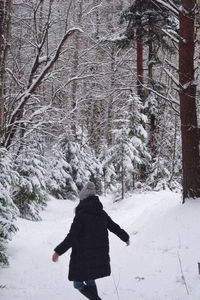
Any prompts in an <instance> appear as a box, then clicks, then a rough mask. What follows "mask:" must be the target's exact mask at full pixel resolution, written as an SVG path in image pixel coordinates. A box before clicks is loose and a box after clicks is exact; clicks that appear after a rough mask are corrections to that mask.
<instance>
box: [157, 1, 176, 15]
mask: <svg viewBox="0 0 200 300" xmlns="http://www.w3.org/2000/svg"><path fill="white" fill-rule="evenodd" d="M153 2H155V3H158V4H161V5H163V6H164V7H165V8H167V9H169V10H170V11H171V12H173V13H174V14H175V15H176V16H178V15H179V11H180V10H179V8H177V7H176V5H174V3H173V2H172V1H171V0H165V1H163V0H154V1H153Z"/></svg>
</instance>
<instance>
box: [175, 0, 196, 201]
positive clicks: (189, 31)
mask: <svg viewBox="0 0 200 300" xmlns="http://www.w3.org/2000/svg"><path fill="white" fill-rule="evenodd" d="M195 5H196V1H195V0H182V9H181V11H180V14H179V20H180V32H179V35H180V39H179V82H180V91H179V97H180V116H181V133H182V156H183V158H182V159H183V202H185V199H186V198H196V197H200V180H199V178H200V176H199V175H200V169H199V167H200V164H199V134H198V125H197V114H196V84H195V81H194V76H195V69H194V50H195V43H194V39H195V38H194V37H195V34H194V31H195V30H194V28H195V24H194V22H195V9H194V8H195Z"/></svg>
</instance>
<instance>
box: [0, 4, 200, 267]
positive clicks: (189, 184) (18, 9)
mask: <svg viewBox="0 0 200 300" xmlns="http://www.w3.org/2000/svg"><path fill="white" fill-rule="evenodd" d="M199 7H200V1H196V0H166V1H163V0H84V1H83V0H0V265H7V264H8V263H9V262H8V259H7V254H6V245H7V243H8V241H9V240H11V239H12V236H13V234H15V233H16V232H17V230H18V228H17V225H16V220H17V218H18V217H21V218H25V219H27V220H34V221H38V220H40V219H41V216H40V212H41V211H42V210H43V209H44V208H45V206H46V204H47V201H48V197H49V195H52V196H54V197H56V198H57V199H66V200H71V201H73V200H75V199H76V198H77V196H78V193H79V191H80V189H81V188H82V187H83V185H84V184H85V182H87V181H88V180H92V181H93V182H94V183H95V185H96V186H97V190H98V194H99V195H101V194H103V195H106V193H110V192H111V193H112V194H113V195H114V201H123V199H124V197H125V195H126V194H128V193H131V192H133V191H134V190H135V189H140V190H141V191H151V190H152V191H161V190H166V189H169V190H171V191H175V192H181V193H182V195H183V203H184V202H185V201H186V199H189V198H198V197H200V182H199V178H200V176H199V175H200V174H199V173H200V168H199V167H200V166H199V125H198V123H199V95H200V90H199V83H198V72H199V68H198V67H199V43H198V38H199V24H200V19H199V14H198V11H199Z"/></svg>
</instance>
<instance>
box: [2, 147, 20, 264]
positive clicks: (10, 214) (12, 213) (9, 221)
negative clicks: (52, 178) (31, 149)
mask: <svg viewBox="0 0 200 300" xmlns="http://www.w3.org/2000/svg"><path fill="white" fill-rule="evenodd" d="M17 181H18V174H17V173H16V172H14V171H13V161H12V157H11V155H10V154H9V153H8V151H7V150H6V149H4V148H0V266H1V265H7V264H8V259H7V256H6V252H5V250H6V244H7V242H8V241H9V240H11V239H12V236H13V234H14V233H15V232H16V231H17V225H16V218H17V215H18V209H17V207H16V205H15V204H14V202H13V200H12V197H11V195H12V187H13V185H15V184H16V182H17Z"/></svg>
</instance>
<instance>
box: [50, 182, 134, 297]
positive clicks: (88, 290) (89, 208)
mask: <svg viewBox="0 0 200 300" xmlns="http://www.w3.org/2000/svg"><path fill="white" fill-rule="evenodd" d="M79 197H80V202H79V204H78V206H77V207H76V209H75V217H74V220H73V222H72V224H71V228H70V231H69V233H68V234H67V236H66V238H65V239H64V240H63V241H62V242H61V243H60V244H59V245H58V246H57V247H56V248H55V249H54V251H55V252H54V254H53V256H52V260H53V262H57V261H58V258H59V256H61V255H62V254H64V253H65V252H66V251H67V250H69V249H70V248H72V251H71V256H70V263H69V274H68V279H69V280H70V281H73V284H74V287H75V288H76V289H77V290H79V292H80V293H81V294H83V295H84V296H85V297H86V298H88V299H91V300H101V298H100V297H99V295H98V291H97V286H96V282H95V280H96V279H98V278H102V277H105V276H109V275H110V274H111V268H110V257H109V238H108V230H109V231H111V232H113V233H114V234H116V235H117V236H118V237H119V238H120V239H121V240H122V241H123V242H125V243H126V245H127V246H129V244H130V241H129V235H128V233H127V232H126V231H125V230H123V229H121V228H120V226H119V225H118V224H116V223H115V222H114V221H113V220H112V219H111V218H110V217H109V215H108V214H107V213H106V212H105V211H104V209H103V205H102V203H101V202H100V200H99V197H98V196H96V191H95V185H94V183H93V182H91V181H89V182H88V183H87V184H86V185H85V187H84V188H83V189H82V190H81V192H80V193H79Z"/></svg>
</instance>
